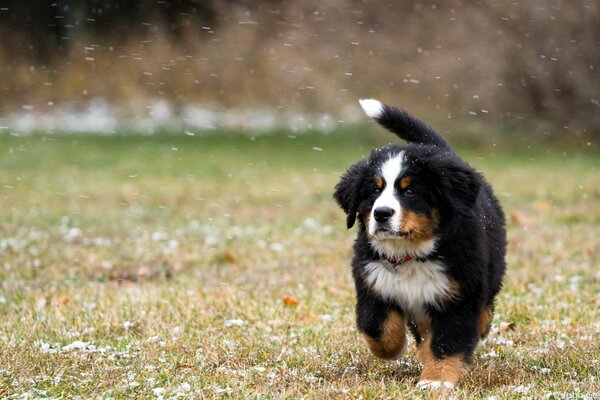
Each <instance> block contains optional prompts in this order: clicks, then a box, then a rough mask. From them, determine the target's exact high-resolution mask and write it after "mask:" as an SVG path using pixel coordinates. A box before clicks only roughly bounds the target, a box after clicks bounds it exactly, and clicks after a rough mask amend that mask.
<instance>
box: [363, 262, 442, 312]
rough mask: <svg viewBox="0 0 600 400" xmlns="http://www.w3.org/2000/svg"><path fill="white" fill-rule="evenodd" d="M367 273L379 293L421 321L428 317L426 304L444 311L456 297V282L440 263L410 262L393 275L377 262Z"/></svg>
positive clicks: (371, 265)
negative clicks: (453, 290)
mask: <svg viewBox="0 0 600 400" xmlns="http://www.w3.org/2000/svg"><path fill="white" fill-rule="evenodd" d="M364 270H365V273H366V281H367V284H368V285H369V286H370V287H371V288H372V289H373V290H374V291H375V292H376V293H378V294H379V295H380V296H381V297H382V298H383V299H385V300H388V301H393V302H395V303H397V304H398V305H399V306H400V308H402V310H403V311H404V312H405V313H407V314H408V315H409V316H410V317H411V318H414V319H415V320H417V321H421V320H424V319H426V318H427V310H426V305H429V306H433V307H437V308H440V307H441V305H442V302H443V301H444V300H445V299H447V298H448V297H449V296H451V295H452V282H451V281H450V279H449V278H448V276H447V275H446V274H445V273H444V266H443V265H441V264H438V263H436V262H432V261H425V262H419V261H416V260H413V261H408V262H406V263H404V264H402V265H401V266H400V267H399V268H398V270H397V271H396V272H391V271H389V270H388V269H387V268H386V267H385V265H384V264H383V262H380V261H373V262H370V263H369V264H367V265H365V267H364Z"/></svg>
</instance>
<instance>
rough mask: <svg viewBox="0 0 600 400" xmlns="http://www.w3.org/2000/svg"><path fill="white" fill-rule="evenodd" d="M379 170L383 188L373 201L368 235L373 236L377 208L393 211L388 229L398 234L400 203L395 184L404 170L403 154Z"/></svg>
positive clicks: (386, 162)
mask: <svg viewBox="0 0 600 400" xmlns="http://www.w3.org/2000/svg"><path fill="white" fill-rule="evenodd" d="M379 170H380V173H381V177H382V178H383V180H384V181H385V188H384V189H383V192H382V193H381V195H380V196H379V197H378V198H377V200H375V203H374V204H373V209H372V210H371V218H370V220H369V234H371V235H373V234H375V230H376V226H377V221H375V214H374V213H375V210H376V209H377V208H378V207H389V208H391V209H392V210H394V214H393V215H392V217H391V219H390V221H389V228H390V229H391V230H392V231H393V232H398V230H399V229H400V217H401V211H402V210H401V209H400V201H399V200H398V198H397V197H396V194H395V192H396V187H395V183H396V180H397V179H398V177H400V174H401V173H402V171H403V170H404V152H403V151H401V152H400V153H398V154H396V155H395V156H392V157H390V158H389V159H388V160H387V161H385V162H384V163H383V164H382V165H381V167H380V169H379Z"/></svg>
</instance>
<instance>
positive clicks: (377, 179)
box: [375, 176, 383, 189]
mask: <svg viewBox="0 0 600 400" xmlns="http://www.w3.org/2000/svg"><path fill="white" fill-rule="evenodd" d="M375 184H376V185H377V187H378V188H379V189H381V188H382V187H383V178H382V177H380V176H376V177H375Z"/></svg>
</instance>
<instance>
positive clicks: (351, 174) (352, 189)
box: [333, 159, 369, 229]
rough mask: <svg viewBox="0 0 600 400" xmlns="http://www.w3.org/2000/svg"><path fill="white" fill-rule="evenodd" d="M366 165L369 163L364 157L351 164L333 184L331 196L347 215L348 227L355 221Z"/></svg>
mask: <svg viewBox="0 0 600 400" xmlns="http://www.w3.org/2000/svg"><path fill="white" fill-rule="evenodd" d="M368 165H369V163H368V161H367V160H365V159H362V160H360V161H359V162H357V163H355V164H352V165H351V166H350V168H348V170H347V171H346V173H345V174H344V175H343V176H342V179H341V180H340V181H339V182H338V184H337V185H335V193H334V194H333V197H334V198H335V200H336V201H337V203H338V204H339V205H340V207H342V209H343V210H344V212H345V213H346V215H347V217H346V226H347V227H348V229H350V228H352V227H353V226H354V222H355V221H356V213H357V212H358V206H359V203H360V200H361V197H362V192H363V190H364V189H363V188H364V181H365V173H366V171H367V166H368Z"/></svg>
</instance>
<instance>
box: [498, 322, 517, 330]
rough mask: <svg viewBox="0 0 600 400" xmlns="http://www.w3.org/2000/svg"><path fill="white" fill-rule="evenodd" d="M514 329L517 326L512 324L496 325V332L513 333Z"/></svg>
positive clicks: (502, 323) (501, 323)
mask: <svg viewBox="0 0 600 400" xmlns="http://www.w3.org/2000/svg"><path fill="white" fill-rule="evenodd" d="M516 329H517V324H515V323H514V322H500V325H498V332H507V331H514V330H516Z"/></svg>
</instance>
